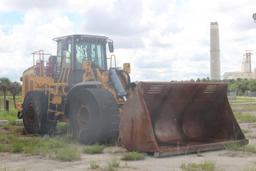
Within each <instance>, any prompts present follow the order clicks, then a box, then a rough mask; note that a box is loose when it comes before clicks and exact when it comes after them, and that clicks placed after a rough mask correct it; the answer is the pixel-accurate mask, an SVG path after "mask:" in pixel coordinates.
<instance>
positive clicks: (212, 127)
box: [120, 82, 248, 157]
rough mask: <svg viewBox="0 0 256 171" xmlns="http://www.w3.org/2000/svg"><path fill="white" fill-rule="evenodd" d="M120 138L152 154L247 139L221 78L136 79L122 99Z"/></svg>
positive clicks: (215, 146)
mask: <svg viewBox="0 0 256 171" xmlns="http://www.w3.org/2000/svg"><path fill="white" fill-rule="evenodd" d="M120 138H121V143H122V144H123V145H124V146H125V147H126V148H127V149H128V150H131V151H133V150H136V151H140V152H148V153H154V155H155V156H156V157H159V156H165V155H178V154H185V153H193V152H198V151H209V150H218V149H223V148H224V147H225V146H226V145H227V144H230V143H239V144H241V145H243V144H248V140H247V139H245V136H244V134H243V133H242V131H241V129H240V127H239V125H238V123H237V121H236V119H235V117H234V115H233V112H232V110H231V107H230V105H229V102H228V99H227V85H226V84H223V83H173V82H139V83H138V84H137V85H136V87H135V88H133V90H131V91H130V92H129V98H128V100H127V102H126V103H125V104H124V105H123V109H122V112H121V119H120Z"/></svg>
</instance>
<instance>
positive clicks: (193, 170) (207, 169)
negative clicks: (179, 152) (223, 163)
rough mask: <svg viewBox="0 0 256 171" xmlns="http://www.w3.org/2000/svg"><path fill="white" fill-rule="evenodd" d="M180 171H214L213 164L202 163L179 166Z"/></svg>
mask: <svg viewBox="0 0 256 171" xmlns="http://www.w3.org/2000/svg"><path fill="white" fill-rule="evenodd" d="M180 168H181V170H182V171H215V170H216V167H215V163H213V162H211V161H204V162H203V163H186V164H185V163H183V164H182V165H181V166H180Z"/></svg>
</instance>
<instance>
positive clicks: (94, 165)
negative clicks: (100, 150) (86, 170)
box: [90, 161, 100, 170]
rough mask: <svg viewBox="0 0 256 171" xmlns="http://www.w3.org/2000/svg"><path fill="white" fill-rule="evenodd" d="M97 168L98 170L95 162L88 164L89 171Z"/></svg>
mask: <svg viewBox="0 0 256 171" xmlns="http://www.w3.org/2000/svg"><path fill="white" fill-rule="evenodd" d="M98 168H100V166H99V165H98V164H97V162H96V161H91V162H90V169H93V170H94V169H98Z"/></svg>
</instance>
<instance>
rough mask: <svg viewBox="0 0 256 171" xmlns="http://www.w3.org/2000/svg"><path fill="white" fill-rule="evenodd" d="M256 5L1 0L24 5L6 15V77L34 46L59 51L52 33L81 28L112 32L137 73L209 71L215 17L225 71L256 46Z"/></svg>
mask: <svg viewBox="0 0 256 171" xmlns="http://www.w3.org/2000/svg"><path fill="white" fill-rule="evenodd" d="M255 6H256V1H252V0H236V1H231V0H226V1H223V0H215V1H204V0H187V1H176V0H159V1H155V0H132V1H126V0H101V1H100V3H99V2H98V1H95V0H76V1H74V0H56V1H50V0H45V1H41V0H27V1H20V0H1V2H0V10H1V12H2V13H3V12H7V13H12V12H14V13H15V12H17V11H18V13H19V17H20V18H19V21H16V20H15V19H13V20H12V22H9V23H8V21H7V20H5V22H3V21H2V22H1V21H0V41H1V44H0V59H1V63H0V76H2V75H4V76H8V75H9V76H10V77H12V78H13V79H17V78H19V76H17V75H20V74H21V72H22V71H23V70H24V69H25V68H27V67H29V66H30V65H31V62H32V58H31V52H32V51H34V50H38V49H45V50H46V51H47V52H51V53H53V54H55V53H56V44H55V42H54V41H52V38H54V37H57V36H63V35H66V34H73V33H81V34H100V35H106V36H108V37H110V38H111V39H113V40H114V42H115V48H116V51H115V52H116V54H117V60H118V64H119V66H121V65H122V63H124V62H130V63H131V65H132V79H133V80H174V79H179V80H182V79H190V78H194V79H196V78H197V77H207V76H209V70H210V68H209V58H210V57H209V50H210V49H209V33H210V22H211V21H218V23H219V28H220V47H221V66H222V68H221V71H222V74H223V73H224V72H226V71H232V70H237V69H239V68H240V63H241V60H242V55H243V52H244V51H245V50H248V49H254V48H255V47H256V39H255V38H254V37H255V35H256V24H255V23H254V22H253V20H252V16H251V15H252V13H253V12H255V11H254V10H255V9H254V7H255ZM6 16H7V17H8V15H6ZM253 61H254V62H256V60H254V59H253ZM255 66H256V65H255Z"/></svg>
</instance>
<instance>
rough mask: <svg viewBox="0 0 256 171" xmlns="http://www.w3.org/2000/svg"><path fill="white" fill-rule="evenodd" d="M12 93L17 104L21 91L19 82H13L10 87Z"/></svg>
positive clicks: (14, 102)
mask: <svg viewBox="0 0 256 171" xmlns="http://www.w3.org/2000/svg"><path fill="white" fill-rule="evenodd" d="M9 91H10V93H11V94H12V99H13V104H14V106H16V95H17V94H19V93H20V91H21V85H20V83H18V82H16V81H15V82H12V83H11V85H10V88H9Z"/></svg>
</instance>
